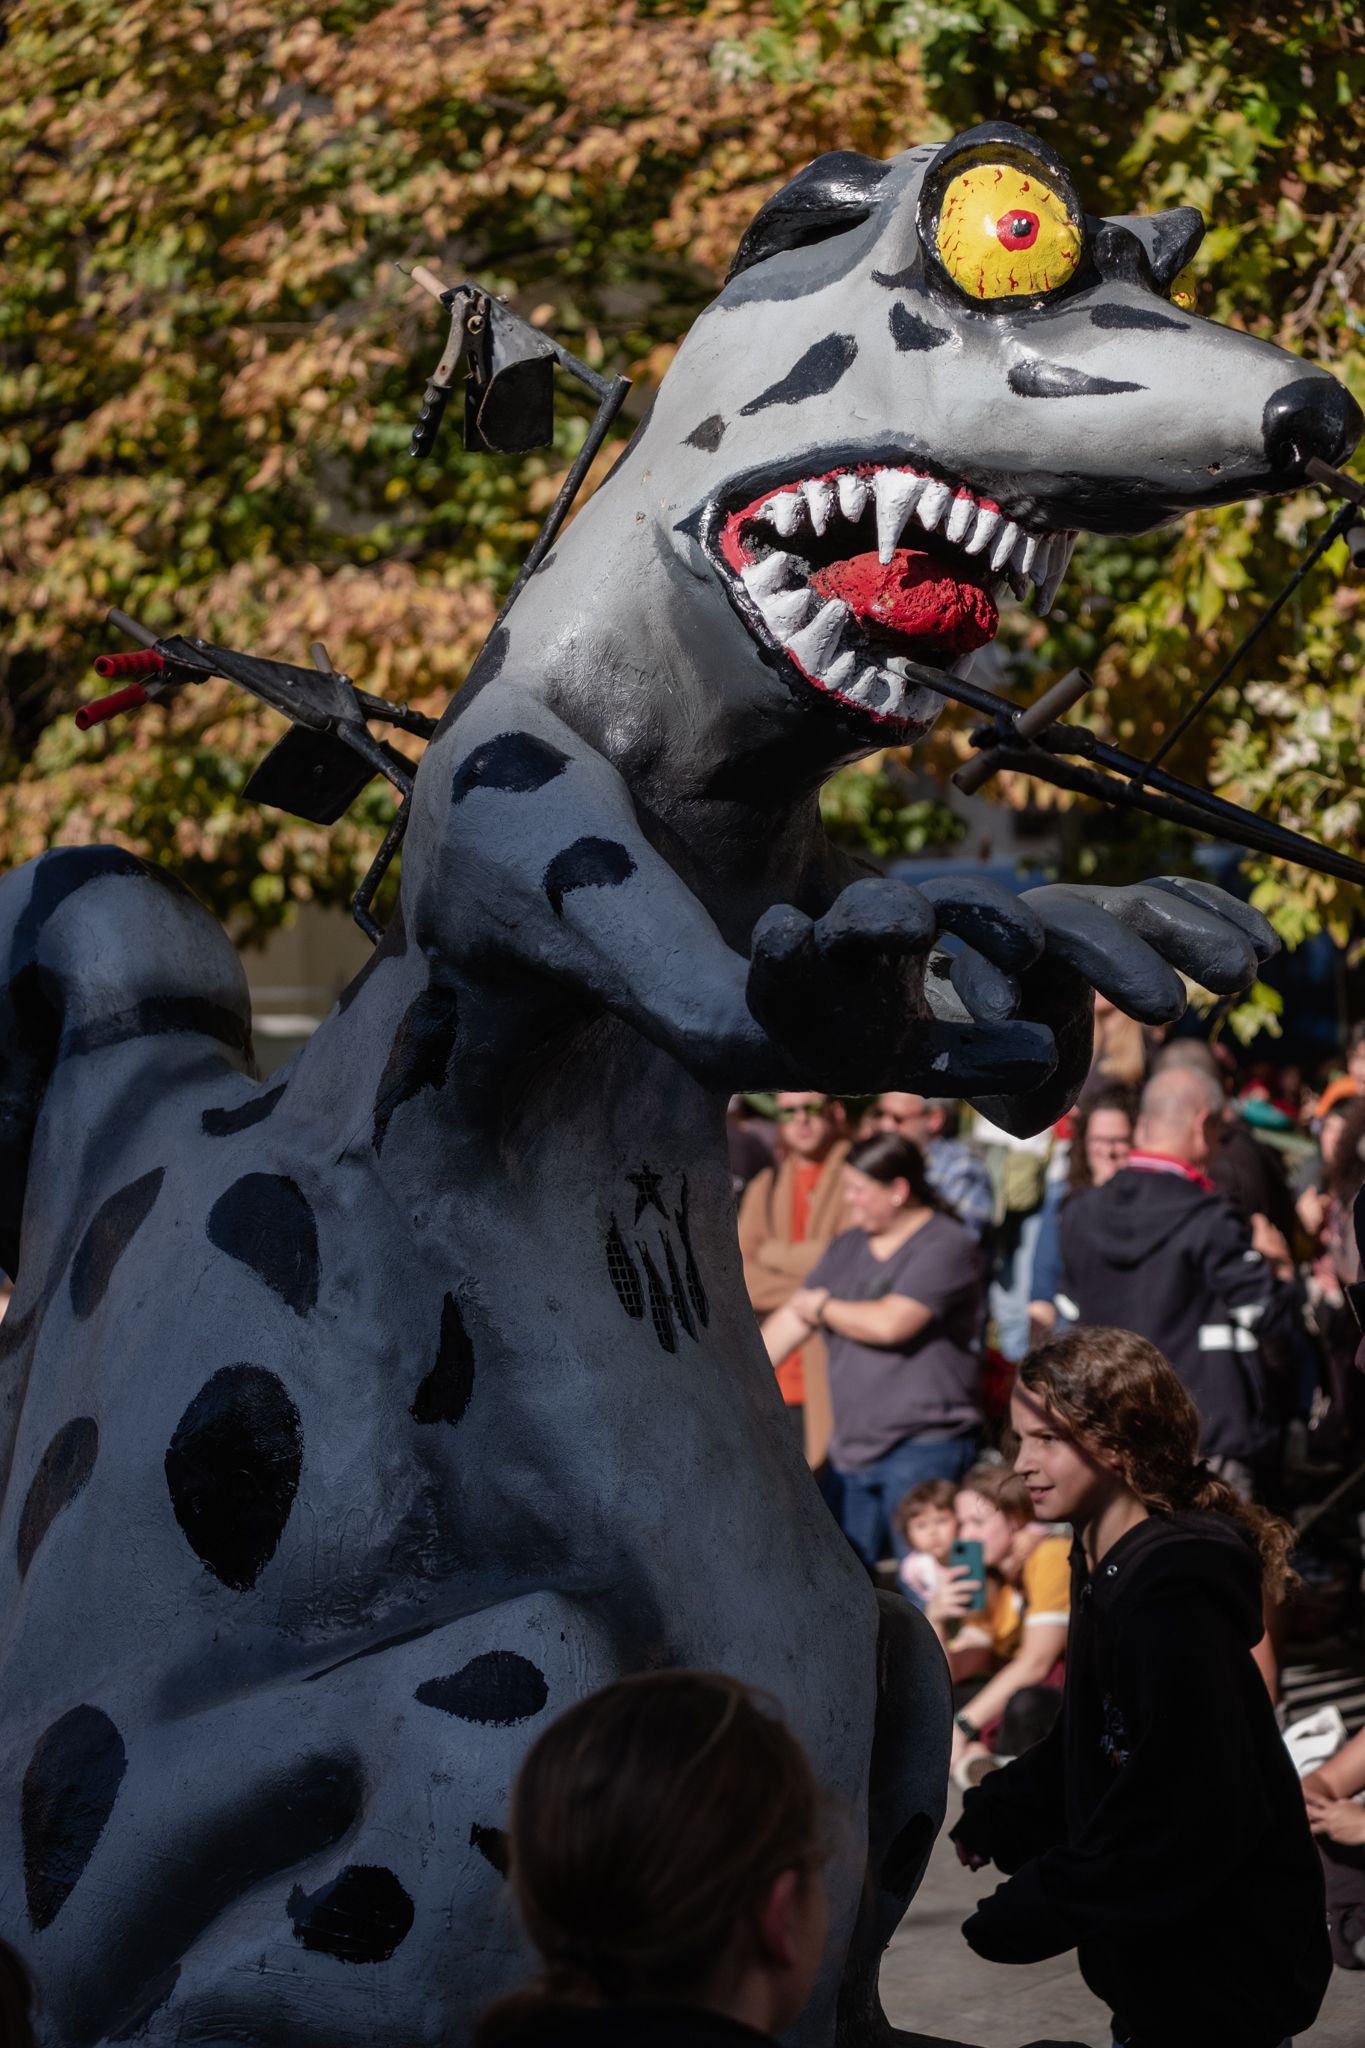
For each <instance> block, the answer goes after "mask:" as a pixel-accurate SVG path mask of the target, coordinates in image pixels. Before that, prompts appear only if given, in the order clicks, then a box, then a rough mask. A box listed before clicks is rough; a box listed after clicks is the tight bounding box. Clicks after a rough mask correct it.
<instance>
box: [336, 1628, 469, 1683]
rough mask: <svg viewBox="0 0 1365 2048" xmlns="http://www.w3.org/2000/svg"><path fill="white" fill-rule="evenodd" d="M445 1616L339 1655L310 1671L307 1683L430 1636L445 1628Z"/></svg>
mask: <svg viewBox="0 0 1365 2048" xmlns="http://www.w3.org/2000/svg"><path fill="white" fill-rule="evenodd" d="M444 1627H445V1620H444V1617H443V1618H442V1619H441V1620H439V1621H421V1622H418V1624H417V1626H416V1627H415V1628H403V1629H399V1631H398V1632H397V1634H396V1635H391V1636H381V1637H380V1639H379V1641H378V1642H377V1643H366V1645H365V1647H364V1649H363V1650H352V1652H351V1654H350V1656H349V1657H338V1658H337V1661H336V1663H335V1664H324V1665H323V1667H322V1669H321V1671H309V1672H308V1673H306V1675H305V1677H304V1681H303V1682H304V1684H305V1685H312V1684H313V1682H314V1680H315V1679H319V1678H330V1677H331V1675H332V1673H333V1672H334V1671H343V1670H344V1669H345V1667H346V1666H347V1665H348V1664H360V1663H362V1662H363V1661H364V1659H365V1658H366V1657H381V1656H383V1654H384V1652H385V1651H386V1650H397V1649H399V1648H400V1647H401V1646H402V1644H404V1643H416V1642H419V1641H420V1640H421V1638H422V1637H423V1636H429V1635H430V1634H431V1633H432V1631H433V1630H434V1629H438V1628H444Z"/></svg>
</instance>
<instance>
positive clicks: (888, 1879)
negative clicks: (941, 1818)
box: [881, 1813, 938, 1901]
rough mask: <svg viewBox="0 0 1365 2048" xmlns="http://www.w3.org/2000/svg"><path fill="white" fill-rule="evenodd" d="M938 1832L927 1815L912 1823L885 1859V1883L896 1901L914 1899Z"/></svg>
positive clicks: (909, 1822)
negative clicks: (898, 1899)
mask: <svg viewBox="0 0 1365 2048" xmlns="http://www.w3.org/2000/svg"><path fill="white" fill-rule="evenodd" d="M937 1833H938V1829H937V1827H936V1826H935V1824H934V1822H933V1821H931V1820H930V1819H929V1817H928V1815H927V1814H923V1813H917V1814H916V1815H915V1816H914V1818H913V1819H912V1820H908V1821H907V1822H906V1823H905V1826H904V1827H903V1828H902V1829H901V1831H900V1833H899V1834H898V1835H897V1836H896V1838H895V1840H894V1841H893V1842H892V1843H891V1846H890V1847H889V1848H888V1850H887V1852H886V1855H885V1856H884V1858H883V1859H882V1868H881V1880H882V1883H883V1884H884V1885H885V1886H886V1889H887V1890H888V1891H889V1892H891V1893H892V1894H893V1896H894V1897H896V1898H900V1899H905V1900H907V1901H908V1900H909V1899H910V1898H912V1897H913V1895H914V1891H915V1887H916V1885H917V1884H918V1883H919V1880H920V1876H921V1874H922V1872H923V1870H924V1866H925V1864H926V1863H927V1862H928V1861H929V1851H930V1850H931V1849H932V1848H933V1846H934V1837H935V1835H936V1834H937Z"/></svg>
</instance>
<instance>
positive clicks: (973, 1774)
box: [953, 1756, 1012, 1792]
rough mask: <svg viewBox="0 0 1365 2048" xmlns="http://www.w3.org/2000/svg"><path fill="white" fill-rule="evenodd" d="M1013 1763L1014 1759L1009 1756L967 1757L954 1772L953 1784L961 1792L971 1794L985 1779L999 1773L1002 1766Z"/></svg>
mask: <svg viewBox="0 0 1365 2048" xmlns="http://www.w3.org/2000/svg"><path fill="white" fill-rule="evenodd" d="M1011 1761H1012V1759H1011V1758H1010V1757H1007V1756H969V1757H965V1758H964V1759H963V1761H962V1762H961V1763H960V1764H959V1765H958V1767H957V1769H956V1770H955V1771H954V1772H953V1783H954V1784H955V1785H956V1786H957V1789H958V1791H959V1792H970V1791H971V1790H972V1788H973V1786H975V1785H979V1784H980V1783H981V1780H982V1779H983V1778H988V1777H989V1776H990V1774H991V1772H992V1771H998V1770H999V1769H1000V1767H1001V1765H1002V1764H1007V1763H1010V1762H1011Z"/></svg>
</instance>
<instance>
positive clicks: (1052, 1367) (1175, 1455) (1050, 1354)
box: [963, 1326, 1296, 1597]
mask: <svg viewBox="0 0 1365 2048" xmlns="http://www.w3.org/2000/svg"><path fill="white" fill-rule="evenodd" d="M1019 1384H1020V1386H1022V1387H1027V1389H1028V1391H1029V1392H1030V1393H1031V1394H1035V1395H1037V1396H1038V1398H1039V1399H1040V1400H1042V1401H1045V1402H1046V1403H1047V1406H1048V1407H1049V1409H1050V1410H1051V1411H1052V1413H1053V1414H1054V1415H1055V1416H1056V1417H1057V1419H1058V1421H1059V1422H1060V1423H1061V1424H1062V1425H1063V1427H1064V1429H1065V1431H1066V1433H1067V1435H1068V1436H1070V1437H1073V1438H1074V1439H1075V1441H1076V1442H1077V1443H1078V1444H1080V1445H1082V1446H1083V1447H1084V1448H1086V1449H1089V1450H1094V1451H1105V1452H1109V1453H1113V1454H1116V1455H1117V1456H1118V1459H1119V1462H1120V1469H1121V1470H1122V1473H1123V1477H1124V1482H1125V1484H1126V1485H1127V1486H1129V1487H1130V1488H1131V1489H1132V1491H1133V1492H1134V1493H1135V1494H1136V1495H1137V1497H1138V1499H1139V1500H1140V1501H1141V1502H1142V1503H1143V1505H1144V1507H1148V1508H1151V1509H1154V1510H1155V1511H1156V1512H1157V1513H1158V1514H1166V1515H1174V1514H1179V1513H1181V1512H1182V1511H1184V1510H1186V1509H1189V1508H1216V1509H1217V1510H1218V1512H1219V1513H1220V1514H1224V1515H1227V1516H1228V1517H1229V1518H1230V1519H1231V1520H1232V1521H1234V1522H1237V1523H1239V1524H1240V1526H1241V1527H1242V1529H1243V1530H1244V1531H1245V1533H1246V1534H1247V1535H1248V1536H1249V1537H1250V1538H1251V1541H1252V1542H1253V1543H1254V1544H1255V1546H1256V1549H1257V1551H1258V1553H1259V1555H1260V1559H1261V1572H1262V1576H1263V1578H1264V1579H1265V1582H1266V1585H1267V1586H1268V1587H1269V1589H1270V1591H1271V1592H1272V1593H1273V1594H1275V1595H1276V1597H1278V1596H1279V1595H1281V1594H1282V1593H1283V1592H1284V1590H1285V1587H1286V1586H1287V1584H1288V1583H1289V1580H1290V1578H1291V1577H1292V1573H1291V1572H1290V1569H1289V1553H1290V1551H1291V1550H1292V1549H1293V1547H1294V1543H1295V1541H1296V1538H1295V1534H1294V1531H1293V1530H1292V1529H1291V1528H1290V1526H1289V1524H1288V1523H1287V1522H1282V1521H1280V1520H1279V1518H1278V1517H1277V1516H1275V1515H1271V1514H1268V1513H1267V1512H1266V1510H1265V1509H1264V1508H1261V1507H1256V1506H1253V1505H1252V1504H1251V1503H1250V1502H1248V1501H1244V1500H1240V1499H1239V1498H1238V1496H1237V1495H1236V1494H1235V1493H1234V1492H1233V1490H1232V1488H1231V1487H1230V1486H1228V1485H1227V1484H1226V1483H1225V1482H1224V1481H1223V1480H1221V1479H1219V1478H1218V1477H1217V1475H1216V1474H1215V1473H1213V1472H1211V1471H1210V1470H1209V1468H1208V1466H1207V1465H1206V1464H1205V1463H1204V1461H1203V1460H1202V1459H1201V1458H1200V1456H1199V1411H1198V1410H1197V1409H1196V1407H1195V1405H1194V1402H1193V1401H1192V1400H1191V1399H1190V1397H1189V1394H1188V1393H1187V1392H1186V1390H1185V1388H1184V1387H1183V1386H1182V1384H1181V1382H1180V1381H1179V1379H1177V1377H1176V1375H1175V1373H1174V1372H1173V1371H1172V1369H1171V1367H1170V1366H1169V1365H1168V1364H1167V1362H1166V1360H1165V1359H1164V1358H1163V1357H1162V1355H1161V1353H1160V1352H1159V1351H1158V1350H1157V1348H1156V1346H1155V1344H1149V1343H1148V1342H1147V1339H1146V1338H1145V1337H1138V1336H1135V1335H1134V1334H1133V1332H1132V1331H1131V1330H1109V1329H1104V1328H1101V1327H1098V1326H1091V1327H1082V1328H1080V1329H1077V1330H1069V1331H1067V1333H1066V1334H1065V1335H1064V1336H1061V1337H1057V1338H1054V1339H1053V1340H1052V1341H1051V1342H1050V1343H1048V1344H1044V1345H1043V1346H1042V1348H1041V1349H1040V1350H1037V1351H1030V1353H1029V1354H1028V1356H1027V1358H1025V1359H1024V1360H1023V1362H1022V1364H1021V1365H1020V1367H1019ZM963 1484H964V1485H971V1484H972V1481H971V1478H970V1476H969V1477H968V1479H966V1480H964V1482H963Z"/></svg>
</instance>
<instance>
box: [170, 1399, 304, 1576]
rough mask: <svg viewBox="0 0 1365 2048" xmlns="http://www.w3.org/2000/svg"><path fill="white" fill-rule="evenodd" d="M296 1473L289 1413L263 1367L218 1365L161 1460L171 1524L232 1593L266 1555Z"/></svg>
mask: <svg viewBox="0 0 1365 2048" xmlns="http://www.w3.org/2000/svg"><path fill="white" fill-rule="evenodd" d="M302 1467H303V1431H302V1428H301V1426H300V1422H299V1411H298V1409H297V1408H296V1407H295V1406H294V1403H293V1402H292V1401H291V1400H290V1398H289V1396H288V1394H287V1393H286V1392H285V1389H284V1386H283V1384H282V1383H281V1381H280V1380H278V1379H277V1378H276V1376H275V1374H274V1373H273V1372H267V1371H266V1370H265V1368H264V1366H260V1365H224V1366H220V1367H219V1369H218V1371H217V1372H216V1373H214V1374H213V1376H212V1378H211V1379H208V1380H206V1381H205V1383H204V1385H203V1386H202V1387H201V1388H200V1389H199V1392H198V1393H197V1394H196V1395H195V1397H194V1399H193V1400H192V1401H191V1402H190V1404H189V1406H188V1408H187V1409H186V1410H185V1412H184V1414H183V1415H182V1416H181V1418H180V1420H179V1422H178V1423H177V1424H176V1429H175V1435H174V1436H173V1437H172V1438H171V1442H170V1448H169V1449H168V1450H167V1452H166V1484H167V1486H168V1487H169V1489H170V1496H171V1507H172V1509H173V1510H174V1513H175V1519H176V1521H177V1522H178V1523H179V1524H180V1527H181V1529H182V1530H183V1531H184V1534H185V1538H186V1541H187V1542H188V1543H189V1546H190V1548H191V1550H193V1551H194V1553H195V1555H196V1556H197V1557H198V1558H199V1559H200V1560H201V1561H202V1562H203V1563H204V1564H205V1565H206V1566H207V1567H208V1569H209V1570H210V1571H211V1572H212V1573H213V1575H214V1577H215V1578H217V1579H221V1580H222V1582H223V1584H224V1585H225V1586H230V1587H232V1589H233V1591H234V1592H237V1593H245V1592H247V1591H249V1589H250V1588H251V1587H252V1586H254V1585H255V1583H256V1581H257V1579H258V1578H259V1577H260V1575H261V1573H262V1572H263V1571H264V1569H265V1567H266V1565H267V1564H269V1562H270V1560H271V1558H272V1557H273V1556H274V1555H275V1552H276V1550H277V1548H278V1547H279V1541H280V1538H281V1536H282V1535H283V1534H284V1528H285V1524H286V1522H287V1521H288V1520H289V1515H290V1511H291V1509H292V1508H293V1505H294V1496H295V1494H296V1493H297V1492H298V1487H299V1473H300V1471H301V1470H302Z"/></svg>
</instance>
